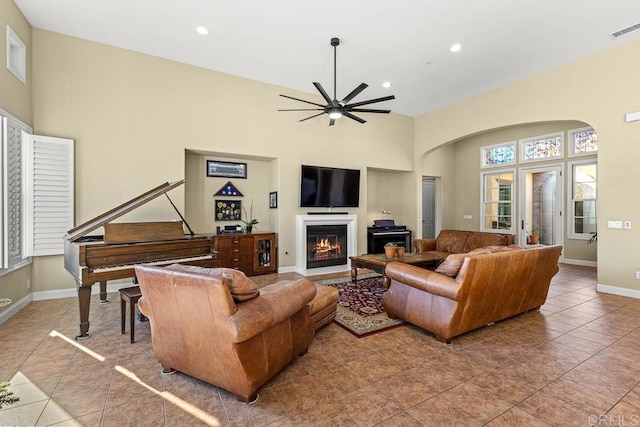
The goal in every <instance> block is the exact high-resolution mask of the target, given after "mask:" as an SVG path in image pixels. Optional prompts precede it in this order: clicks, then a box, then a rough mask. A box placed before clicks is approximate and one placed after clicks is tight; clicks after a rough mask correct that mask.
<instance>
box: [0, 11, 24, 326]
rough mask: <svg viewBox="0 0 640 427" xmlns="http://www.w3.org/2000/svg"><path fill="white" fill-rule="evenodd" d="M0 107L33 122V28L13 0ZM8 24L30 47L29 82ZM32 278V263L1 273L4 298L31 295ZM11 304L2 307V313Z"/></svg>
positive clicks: (1, 15)
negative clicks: (15, 62) (12, 63)
mask: <svg viewBox="0 0 640 427" xmlns="http://www.w3.org/2000/svg"><path fill="white" fill-rule="evenodd" d="M0 24H1V27H0V61H2V65H1V66H0V108H2V109H3V110H5V111H6V112H8V113H9V114H11V115H13V116H14V117H16V118H17V119H19V120H21V121H22V122H24V123H26V124H28V125H31V124H32V121H31V117H32V109H31V50H32V48H31V28H30V27H29V23H28V22H27V21H26V19H25V18H24V16H22V13H21V12H20V10H19V9H18V8H17V7H16V5H15V4H14V3H13V1H10V0H3V1H0ZM7 24H8V25H10V26H11V28H13V31H15V32H16V34H17V35H18V37H20V39H21V40H22V42H23V43H24V44H25V45H26V47H27V84H24V83H22V82H21V81H20V80H18V79H17V78H16V77H15V76H14V75H13V73H11V72H10V71H9V70H8V69H7V66H6V57H7ZM30 280H31V265H28V266H27V267H23V268H21V269H19V270H17V271H14V272H12V273H9V274H6V275H4V276H0V298H10V299H12V300H13V302H14V303H16V302H17V301H19V300H20V299H21V298H24V297H26V296H28V295H29V293H30V292H31V290H30V289H28V288H27V282H28V281H30ZM10 308H11V305H8V306H5V307H2V308H0V313H1V312H3V311H5V310H9V309H10Z"/></svg>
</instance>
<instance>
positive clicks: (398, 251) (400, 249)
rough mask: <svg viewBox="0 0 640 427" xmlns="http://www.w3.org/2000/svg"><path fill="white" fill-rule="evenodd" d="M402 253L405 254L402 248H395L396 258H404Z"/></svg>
mask: <svg viewBox="0 0 640 427" xmlns="http://www.w3.org/2000/svg"><path fill="white" fill-rule="evenodd" d="M404 253H405V248H404V246H397V247H396V255H397V256H398V258H402V257H403V256H404Z"/></svg>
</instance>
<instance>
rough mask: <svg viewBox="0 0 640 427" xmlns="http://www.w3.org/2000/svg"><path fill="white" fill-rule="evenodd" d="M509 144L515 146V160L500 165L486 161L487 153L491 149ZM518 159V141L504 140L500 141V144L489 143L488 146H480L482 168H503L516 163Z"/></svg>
mask: <svg viewBox="0 0 640 427" xmlns="http://www.w3.org/2000/svg"><path fill="white" fill-rule="evenodd" d="M509 146H511V147H512V148H513V161H511V162H507V163H501V164H499V165H489V164H486V163H485V159H486V153H488V152H489V151H491V150H494V149H496V148H501V147H509ZM517 159H518V153H517V150H516V141H509V142H503V143H500V144H494V145H487V146H484V147H481V148H480V168H481V169H485V168H503V167H505V166H509V165H515V164H516V160H517Z"/></svg>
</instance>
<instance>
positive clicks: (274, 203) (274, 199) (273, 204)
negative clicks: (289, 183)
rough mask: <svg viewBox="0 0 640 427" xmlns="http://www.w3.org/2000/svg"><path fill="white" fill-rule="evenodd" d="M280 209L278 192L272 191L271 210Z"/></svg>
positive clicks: (270, 194) (270, 198) (270, 197)
mask: <svg viewBox="0 0 640 427" xmlns="http://www.w3.org/2000/svg"><path fill="white" fill-rule="evenodd" d="M277 207H278V192H277V191H272V192H271V193H269V208H271V209H275V208H277Z"/></svg>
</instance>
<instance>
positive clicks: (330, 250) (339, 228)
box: [307, 225, 347, 269]
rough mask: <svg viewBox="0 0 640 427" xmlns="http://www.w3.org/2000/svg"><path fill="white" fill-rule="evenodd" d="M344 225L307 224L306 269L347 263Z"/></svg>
mask: <svg viewBox="0 0 640 427" xmlns="http://www.w3.org/2000/svg"><path fill="white" fill-rule="evenodd" d="M346 248H347V226H346V225H309V226H307V269H309V268H318V267H330V266H332V265H343V264H346V263H347V252H346Z"/></svg>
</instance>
